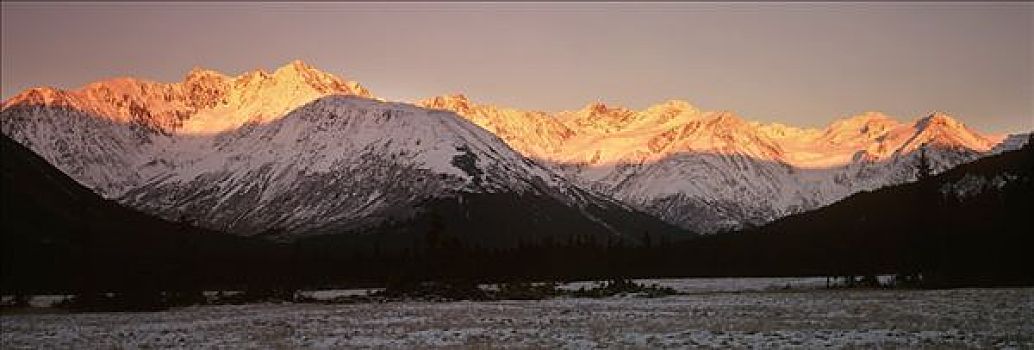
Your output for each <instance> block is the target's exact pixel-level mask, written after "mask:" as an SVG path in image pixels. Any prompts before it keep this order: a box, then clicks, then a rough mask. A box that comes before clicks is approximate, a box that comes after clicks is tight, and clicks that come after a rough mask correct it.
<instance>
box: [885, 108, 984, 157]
mask: <svg viewBox="0 0 1034 350" xmlns="http://www.w3.org/2000/svg"><path fill="white" fill-rule="evenodd" d="M912 128H913V129H914V130H915V133H914V134H913V135H912V137H911V138H910V139H909V140H908V142H906V144H905V145H903V146H902V147H901V151H903V152H911V151H914V150H916V149H918V148H920V147H924V146H933V147H938V148H943V149H957V150H967V151H976V152H988V151H990V150H991V149H993V148H994V147H995V145H996V144H998V143H999V142H1001V137H995V138H992V137H987V136H984V135H981V134H979V133H977V132H976V131H973V130H971V129H970V128H969V127H967V126H966V125H965V124H964V123H962V122H960V121H958V120H956V119H955V118H952V117H951V116H950V115H948V114H946V113H943V112H937V113H933V114H930V115H929V116H926V117H923V118H920V119H919V120H917V121H916V122H915V123H913V126H912Z"/></svg>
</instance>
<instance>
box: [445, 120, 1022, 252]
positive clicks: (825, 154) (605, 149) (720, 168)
mask: <svg viewBox="0 0 1034 350" xmlns="http://www.w3.org/2000/svg"><path fill="white" fill-rule="evenodd" d="M440 107H441V108H447V109H450V110H454V111H456V112H457V113H459V114H461V115H464V116H466V117H467V118H470V119H476V118H478V116H477V113H476V111H475V112H471V111H469V110H464V109H457V108H450V107H452V106H450V105H443V106H440ZM482 108H495V107H482ZM506 110H510V109H506ZM510 115H511V116H512V118H513V119H515V120H517V121H521V122H523V123H528V124H532V125H534V124H537V121H535V120H533V119H531V118H528V117H526V116H525V115H524V114H521V113H519V112H513V113H511V114H510ZM553 117H554V118H555V120H557V121H559V122H561V123H562V124H563V125H564V126H566V127H567V129H568V130H569V131H570V132H568V133H565V134H564V137H563V139H554V140H551V141H538V138H537V137H536V138H531V137H526V138H523V139H521V140H520V141H519V142H511V141H510V140H509V139H505V138H504V140H507V141H508V143H510V145H511V147H514V148H515V149H517V150H519V151H521V152H524V153H525V154H534V155H535V157H536V158H538V159H540V160H541V161H542V163H544V164H548V165H549V166H550V167H552V168H554V169H556V170H557V171H558V172H560V173H562V174H564V175H565V176H566V177H568V178H570V179H572V180H574V181H575V182H577V183H579V184H580V185H582V186H584V187H586V188H592V189H594V190H596V191H599V192H602V193H606V194H609V195H611V196H613V197H615V198H617V199H619V200H622V201H624V202H625V203H628V204H629V205H632V206H633V207H636V208H639V209H641V210H643V211H645V212H647V213H650V214H653V215H656V216H658V217H660V218H662V219H664V220H665V221H668V222H670V223H673V224H677V225H679V226H682V227H684V228H689V229H692V230H695V231H698V232H715V231H721V230H729V229H736V228H741V227H744V226H754V225H761V224H764V223H766V222H769V221H771V220H774V219H776V218H779V217H782V216H785V215H789V214H793V213H797V212H801V211H805V210H809V209H813V208H817V207H819V206H822V205H826V204H829V203H832V202H834V201H836V200H838V199H840V198H843V197H845V196H847V195H849V194H851V193H855V192H858V191H863V190H872V189H876V188H879V187H882V186H887V185H891V184H897V183H902V182H906V181H911V180H912V179H914V164H915V162H916V157H917V150H918V149H919V148H924V149H927V150H928V151H929V152H928V155H929V157H930V159H931V161H932V163H933V165H934V169H935V170H937V171H941V170H944V169H948V168H951V167H953V166H955V165H958V164H961V163H964V162H967V161H970V160H973V159H976V158H978V157H980V156H983V155H986V154H988V153H989V152H990V151H991V149H992V148H993V147H995V145H997V144H998V143H999V142H1001V140H1000V139H998V138H994V137H988V136H984V135H981V134H980V133H978V132H975V131H973V130H971V129H969V128H968V127H966V126H965V125H964V124H962V123H961V122H958V121H956V120H954V119H952V118H951V117H950V116H948V115H946V114H943V113H935V114H933V115H931V116H929V117H926V118H921V119H919V120H917V121H915V122H913V123H902V122H899V121H897V120H895V119H893V118H891V117H889V116H886V115H884V114H881V113H878V112H868V113H864V114H861V115H858V116H853V117H849V118H845V119H841V120H838V121H836V122H834V123H832V124H831V125H830V126H828V127H827V128H825V129H801V128H794V127H791V126H786V125H781V124H760V123H752V122H747V121H744V120H742V119H741V118H739V117H738V116H736V115H735V114H733V113H731V112H722V111H717V112H705V111H701V110H699V109H697V108H696V107H694V106H692V105H690V104H689V103H687V102H685V101H668V102H665V103H662V104H659V105H656V106H652V107H649V108H647V109H644V110H642V111H632V110H629V109H626V108H622V107H610V106H607V105H605V104H602V103H599V102H597V103H593V104H590V105H588V106H586V107H585V108H582V109H580V110H576V111H566V112H558V113H555V114H553ZM515 122H516V121H512V120H511V121H510V123H515ZM479 125H481V126H483V127H485V128H487V129H489V130H490V131H493V132H508V131H496V129H500V128H499V127H498V126H496V125H497V124H493V123H483V124H479ZM509 129H511V130H512V129H517V128H513V127H510V128H509ZM536 136H538V135H536ZM529 141H530V142H531V143H533V145H531V146H529V145H528V143H529ZM536 142H547V143H549V144H551V145H555V144H559V145H560V146H559V147H556V146H553V147H552V148H546V147H542V146H541V144H539V145H535V144H534V143H536ZM529 148H531V149H529ZM543 149H553V150H555V151H553V152H542V150H543Z"/></svg>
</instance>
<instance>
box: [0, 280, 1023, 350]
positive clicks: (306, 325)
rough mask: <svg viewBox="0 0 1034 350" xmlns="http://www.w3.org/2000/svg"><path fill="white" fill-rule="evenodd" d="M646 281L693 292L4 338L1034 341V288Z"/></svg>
mask: <svg viewBox="0 0 1034 350" xmlns="http://www.w3.org/2000/svg"><path fill="white" fill-rule="evenodd" d="M642 282H647V283H658V284H661V285H667V286H671V287H674V288H676V289H679V290H681V291H685V292H688V293H690V294H689V295H680V296H671V297H663V298H654V299H649V298H640V297H635V296H625V297H614V298H605V299H552V300H542V301H500V302H445V303H433V302H397V303H384V304H350V305H317V304H251V305H236V306H199V307H188V308H177V309H173V310H170V311H165V312H143V313H89V314H66V313H35V314H34V313H25V314H5V315H3V316H0V321H2V322H0V326H2V331H3V332H2V342H0V347H2V348H4V349H20V348H152V347H159V348H199V347H200V348H211V347H216V348H225V347H230V348H299V347H303V348H339V347H388V348H413V347H450V348H483V347H520V348H526V347H532V348H595V347H620V348H628V347H632V348H657V347H678V348H685V347H691V348H692V347H721V348H729V347H733V348H742V347H762V348H817V347H834V348H842V347H848V348H855V347H863V348H870V347H880V348H898V347H905V348H914V347H934V348H1032V347H1034V288H1001V289H953V290H931V291H920V290H827V289H823V288H821V287H822V286H823V285H824V282H825V280H824V279H683V280H650V281H642ZM786 285H790V287H791V288H790V289H783V287H785V286H786ZM568 287H571V286H568ZM323 294H326V295H333V294H337V293H326V292H325V293H323Z"/></svg>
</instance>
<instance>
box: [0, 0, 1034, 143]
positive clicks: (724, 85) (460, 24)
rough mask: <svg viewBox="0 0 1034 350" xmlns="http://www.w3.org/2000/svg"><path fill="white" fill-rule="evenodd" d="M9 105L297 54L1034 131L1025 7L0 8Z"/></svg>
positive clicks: (325, 65) (550, 103)
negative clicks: (46, 91) (104, 84)
mask: <svg viewBox="0 0 1034 350" xmlns="http://www.w3.org/2000/svg"><path fill="white" fill-rule="evenodd" d="M2 8H3V18H2V29H3V30H2V40H3V41H2V54H3V57H2V58H3V59H2V71H0V73H2V75H0V77H2V85H3V97H4V98H8V97H10V96H11V95H13V94H15V93H17V92H18V91H19V90H22V89H25V88H29V87H32V86H38V85H50V86H57V87H61V88H75V87H78V86H81V85H82V84H84V83H87V82H90V81H93V80H98V79H101V78H106V77H111V76H124V75H133V76H138V77H142V78H147V79H153V80H158V81H179V80H180V79H181V78H182V77H183V75H184V74H185V73H186V72H187V71H188V70H189V69H190V68H191V67H193V66H195V65H201V66H205V67H209V68H212V69H216V70H220V71H223V72H226V73H231V74H238V73H240V72H242V71H245V70H251V69H255V68H266V69H269V70H271V69H273V68H275V67H277V66H280V65H283V64H285V63H287V62H289V61H290V60H292V59H296V58H297V59H302V60H304V61H306V62H308V63H310V64H312V65H314V66H315V67H317V68H320V69H322V70H324V71H327V72H330V73H334V74H337V75H339V76H342V77H345V78H347V79H354V80H358V81H359V82H361V83H362V84H364V85H366V86H367V87H369V88H370V90H371V91H372V92H373V93H374V94H375V95H378V96H381V97H384V98H387V99H392V100H403V101H414V100H417V99H421V98H424V97H429V96H433V95H440V94H445V93H451V92H463V93H466V94H467V95H468V96H469V97H471V98H472V99H474V100H476V101H481V102H489V103H494V104H498V105H505V106H512V107H518V108H522V109H539V110H547V111H552V110H564V109H577V108H580V107H582V106H584V105H585V104H586V103H588V102H592V101H595V100H602V101H604V102H606V103H612V104H617V105H624V106H627V107H631V108H637V109H638V108H643V107H646V106H648V105H651V104H655V103H659V102H662V101H664V100H667V99H673V98H679V99H685V100H687V101H690V102H691V103H693V104H695V105H697V106H699V107H701V108H703V109H708V110H711V109H725V110H733V111H736V112H737V113H739V114H740V115H742V116H743V117H744V118H746V119H750V120H760V121H780V122H784V123H789V124H794V125H800V126H822V125H825V124H826V123H827V122H829V121H830V120H831V119H834V118H838V117H843V116H846V115H851V114H855V113H859V112H863V111H867V110H879V111H883V112H886V113H889V114H891V115H895V116H898V117H899V118H901V119H912V118H914V117H918V116H921V115H924V114H927V113H928V112H930V111H934V110H943V111H947V112H949V113H952V114H953V115H955V116H957V117H959V118H960V119H962V120H963V121H965V122H966V123H968V124H970V125H971V126H973V127H975V128H977V129H979V130H983V131H987V132H1014V131H1029V130H1031V129H1034V68H1032V66H1034V4H1032V3H999V4H994V3H958V2H951V3H889V2H879V3H855V4H848V3H827V4H803V3H791V4H778V3H732V4H709V3H651V4H642V3H560V4H547V3H537V4H536V3H439V4H433V3H409V4H405V3H381V4H376V3H365V4H364V3H311V4H273V3H252V4H249V3H240V2H235V3H225V4H197V3H195V4H163V3H136V4H128V3H112V4H87V3H65V4H61V3H39V4H31V3H6V2H5V3H3V5H2Z"/></svg>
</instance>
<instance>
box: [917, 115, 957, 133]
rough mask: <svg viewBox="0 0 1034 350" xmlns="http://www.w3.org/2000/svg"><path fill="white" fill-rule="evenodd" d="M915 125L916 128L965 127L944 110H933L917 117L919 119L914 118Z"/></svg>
mask: <svg viewBox="0 0 1034 350" xmlns="http://www.w3.org/2000/svg"><path fill="white" fill-rule="evenodd" d="M915 127H916V129H918V130H923V129H927V128H947V129H955V130H962V129H965V128H966V126H965V124H963V123H962V122H960V121H958V120H956V119H955V118H952V117H951V115H948V114H947V113H945V112H934V113H931V114H930V115H928V116H926V117H923V118H919V120H916V122H915Z"/></svg>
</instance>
